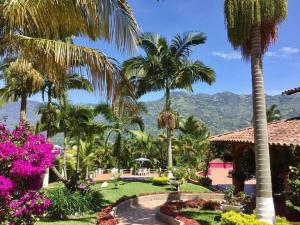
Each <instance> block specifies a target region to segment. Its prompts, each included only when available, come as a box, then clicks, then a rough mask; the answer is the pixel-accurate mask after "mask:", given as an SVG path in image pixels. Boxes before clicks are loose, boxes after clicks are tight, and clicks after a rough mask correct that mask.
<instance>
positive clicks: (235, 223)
mask: <svg viewBox="0 0 300 225" xmlns="http://www.w3.org/2000/svg"><path fill="white" fill-rule="evenodd" d="M247 224H251V225H268V223H265V222H262V221H259V220H257V219H256V216H255V215H254V214H252V215H247V214H243V213H237V212H232V211H231V212H227V213H223V214H222V218H221V225H247ZM276 225H290V223H289V222H288V221H287V220H286V219H285V218H283V217H279V216H278V217H276Z"/></svg>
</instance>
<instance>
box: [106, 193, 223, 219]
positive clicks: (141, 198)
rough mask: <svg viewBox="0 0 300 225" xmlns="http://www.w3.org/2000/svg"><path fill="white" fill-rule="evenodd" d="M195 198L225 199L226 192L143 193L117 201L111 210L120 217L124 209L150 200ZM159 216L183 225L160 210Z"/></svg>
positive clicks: (115, 216) (166, 200)
mask: <svg viewBox="0 0 300 225" xmlns="http://www.w3.org/2000/svg"><path fill="white" fill-rule="evenodd" d="M195 199H205V200H216V201H218V200H219V201H220V200H223V199H224V194H221V193H215V192H201V193H194V192H162V193H150V194H141V195H138V196H133V197H131V198H130V197H129V199H125V200H124V201H121V202H119V203H117V204H116V205H115V206H114V207H113V208H112V210H111V212H110V215H111V216H113V217H114V218H118V213H119V212H120V211H122V210H125V209H127V208H129V207H131V206H136V205H138V204H140V203H141V202H149V201H163V202H164V203H166V202H168V201H178V200H183V201H187V200H195ZM157 218H158V219H160V220H161V221H163V222H166V223H168V224H171V225H183V223H182V222H181V221H178V220H176V219H174V218H172V217H169V216H167V215H164V214H162V213H160V212H157Z"/></svg>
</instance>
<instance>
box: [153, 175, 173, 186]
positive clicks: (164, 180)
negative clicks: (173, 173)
mask: <svg viewBox="0 0 300 225" xmlns="http://www.w3.org/2000/svg"><path fill="white" fill-rule="evenodd" d="M168 182H169V178H168V177H166V176H162V177H154V178H153V179H152V183H153V184H154V185H167V184H168Z"/></svg>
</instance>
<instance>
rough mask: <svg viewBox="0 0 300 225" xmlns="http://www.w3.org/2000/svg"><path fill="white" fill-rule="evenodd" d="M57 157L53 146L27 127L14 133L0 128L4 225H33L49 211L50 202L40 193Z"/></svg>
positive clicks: (1, 215) (0, 196) (0, 213)
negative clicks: (44, 177)
mask: <svg viewBox="0 0 300 225" xmlns="http://www.w3.org/2000/svg"><path fill="white" fill-rule="evenodd" d="M57 153H58V152H57ZM55 157H56V153H54V151H53V145H52V144H50V143H48V142H47V140H46V138H45V137H44V136H43V135H34V134H33V133H32V131H31V130H30V128H29V126H27V125H26V124H24V123H21V124H20V125H19V127H17V128H16V129H14V130H12V131H10V130H8V129H7V128H6V127H5V125H3V124H0V168H1V176H0V223H1V224H2V223H3V224H7V223H9V224H33V223H34V222H35V221H36V216H39V215H42V214H43V213H44V211H45V210H46V209H47V208H48V207H49V205H50V204H51V201H50V200H49V199H47V198H46V197H45V196H43V195H42V193H41V192H40V191H39V190H40V188H41V183H42V178H43V174H44V173H45V170H46V168H50V167H52V165H53V161H54V159H55Z"/></svg>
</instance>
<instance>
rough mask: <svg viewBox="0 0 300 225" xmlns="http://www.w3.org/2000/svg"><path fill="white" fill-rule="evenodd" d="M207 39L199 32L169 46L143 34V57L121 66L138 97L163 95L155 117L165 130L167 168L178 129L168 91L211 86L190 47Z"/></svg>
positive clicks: (208, 73) (207, 72)
mask: <svg viewBox="0 0 300 225" xmlns="http://www.w3.org/2000/svg"><path fill="white" fill-rule="evenodd" d="M205 40H206V37H205V36H204V35H203V34H202V33H199V32H187V33H184V34H183V35H181V34H178V35H176V36H175V37H174V38H173V39H172V41H171V43H168V42H167V40H166V39H165V38H164V37H162V36H160V35H158V34H154V33H144V34H142V35H141V37H140V42H139V46H140V47H141V48H142V49H143V50H144V51H145V53H146V55H145V56H142V55H140V56H137V57H133V58H131V59H129V60H127V61H125V62H124V63H123V66H122V70H123V71H124V73H125V75H126V76H127V77H129V78H130V80H131V81H132V83H133V84H135V86H136V92H137V96H138V97H140V96H142V95H144V94H146V93H147V92H150V91H160V90H164V92H165V99H166V100H165V101H166V102H165V106H164V109H163V111H162V113H161V114H160V115H159V117H158V127H159V128H167V140H168V167H172V165H173V161H172V131H173V130H174V129H175V128H177V126H178V118H177V113H175V112H173V110H172V108H171V90H174V89H185V90H188V91H192V90H193V89H192V84H194V83H196V82H198V81H202V82H206V83H208V84H212V83H213V82H214V81H215V73H214V71H213V70H212V69H210V68H209V67H207V66H206V65H204V64H203V63H202V62H200V61H199V60H191V59H190V54H191V51H192V47H195V46H197V45H200V44H204V43H205Z"/></svg>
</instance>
